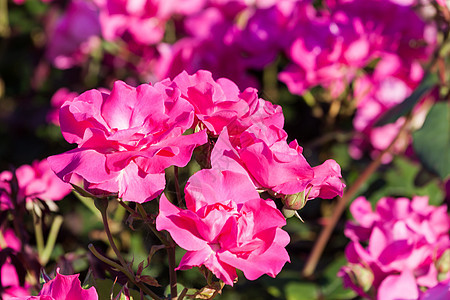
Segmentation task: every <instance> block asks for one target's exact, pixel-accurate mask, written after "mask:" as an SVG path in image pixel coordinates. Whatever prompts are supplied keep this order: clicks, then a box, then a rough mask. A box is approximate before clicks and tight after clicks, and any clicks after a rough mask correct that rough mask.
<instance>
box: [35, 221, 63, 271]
mask: <svg viewBox="0 0 450 300" xmlns="http://www.w3.org/2000/svg"><path fill="white" fill-rule="evenodd" d="M62 223H63V217H62V216H56V217H55V219H54V220H53V223H52V227H51V228H50V233H49V235H48V239H47V244H46V245H45V248H44V250H43V252H42V255H41V257H40V260H41V264H42V265H43V266H45V265H46V264H47V262H48V260H49V259H50V256H51V254H52V251H53V248H54V247H55V242H56V238H57V237H58V232H59V229H60V228H61V225H62Z"/></svg>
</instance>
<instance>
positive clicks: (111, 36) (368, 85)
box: [47, 0, 446, 161]
mask: <svg viewBox="0 0 450 300" xmlns="http://www.w3.org/2000/svg"><path fill="white" fill-rule="evenodd" d="M416 2H417V1H393V0H392V1H381V0H368V1H367V0H340V1H334V0H330V1H324V5H322V6H319V7H315V6H313V4H312V1H309V0H304V1H300V0H295V1H216V0H209V1H208V0H189V1H159V0H145V1H137V0H126V1H117V0H98V1H94V2H91V1H88V0H73V1H71V3H70V4H69V6H68V7H67V9H66V11H65V13H64V14H63V15H62V16H61V18H60V20H59V21H58V22H57V23H56V24H51V25H49V26H50V29H48V32H49V33H50V34H49V41H50V42H49V43H48V47H47V57H48V58H49V60H50V61H52V63H53V64H54V65H55V66H56V67H58V68H63V69H64V68H70V67H73V66H75V65H79V64H83V63H84V62H85V61H86V60H88V58H89V55H91V54H92V53H94V52H96V51H97V52H98V51H100V52H101V51H103V50H99V47H100V43H99V41H100V39H101V38H103V39H104V40H106V41H108V42H109V43H112V44H114V46H110V47H109V48H108V49H107V51H106V53H105V55H104V58H105V59H104V62H102V63H104V64H106V65H109V66H110V67H112V68H113V69H116V68H119V69H120V68H123V67H124V66H126V67H127V68H129V69H133V70H135V71H136V72H137V74H139V77H141V78H144V79H145V81H151V82H156V81H158V80H162V79H164V78H167V77H175V76H176V75H177V74H179V73H180V72H181V71H183V70H186V71H187V72H188V73H195V72H197V71H198V70H200V69H205V70H209V71H211V72H213V74H214V75H215V78H216V79H217V78H219V77H227V78H230V79H231V80H233V81H234V82H235V83H237V85H238V86H239V87H241V88H245V87H248V86H253V87H257V86H258V83H257V80H256V78H255V77H254V76H253V75H251V71H252V70H263V69H264V68H265V67H267V66H268V65H269V64H271V63H274V62H275V61H276V58H277V57H278V56H280V55H285V56H286V57H287V58H288V61H287V64H285V65H283V66H282V70H281V72H280V73H279V74H278V79H279V80H280V81H282V82H284V83H285V84H286V85H287V87H288V88H289V91H290V92H291V93H294V94H299V95H302V94H304V93H305V92H306V91H307V90H308V89H311V88H313V87H315V86H322V87H324V88H326V89H327V90H328V91H329V94H330V95H331V96H332V97H333V98H336V97H338V96H339V95H341V94H342V93H344V92H345V91H346V89H347V87H348V86H349V85H351V84H353V85H354V89H353V91H354V95H353V96H354V98H355V104H354V105H355V106H356V116H355V119H354V127H355V129H356V130H357V131H358V132H359V133H361V134H360V135H359V136H357V137H355V138H354V140H353V142H352V145H351V149H350V154H351V155H352V156H353V157H354V158H361V156H362V154H363V151H364V150H366V149H370V150H371V151H372V152H373V154H376V153H378V152H379V151H382V150H384V149H385V148H386V147H387V145H388V144H389V142H387V141H388V140H392V138H391V139H382V138H380V136H385V135H386V136H394V135H395V134H396V133H397V132H398V129H399V127H400V126H401V124H400V123H401V122H402V121H399V124H395V125H389V126H384V127H381V128H376V129H375V128H373V124H374V123H375V121H376V120H377V119H378V118H379V117H380V116H381V115H382V114H383V113H384V112H385V111H387V110H388V109H389V108H391V107H392V106H394V105H396V104H398V103H400V102H402V101H404V100H405V98H406V97H407V96H409V95H410V94H411V92H412V90H414V89H415V88H416V87H417V86H418V84H419V82H420V80H421V79H422V77H423V75H424V72H423V70H422V67H421V66H420V64H419V63H420V62H423V61H425V60H427V59H428V58H429V57H430V54H431V52H432V50H433V48H434V45H435V44H436V41H435V39H436V28H435V27H436V26H435V25H434V24H433V23H432V22H427V21H426V20H425V19H424V18H423V17H421V16H420V14H419V13H418V12H417V10H415V6H416V5H417V3H416ZM441 5H442V4H441ZM444 6H445V5H444ZM442 9H446V8H444V7H443V8H442ZM267 20H270V22H267ZM164 35H166V37H167V36H168V37H172V38H169V39H168V41H167V39H164ZM93 56H98V54H93ZM230 61H232V62H233V63H232V64H230V63H229V62H230ZM372 69H373V71H372ZM392 90H393V91H394V92H390V91H392ZM407 142H408V141H407ZM407 142H406V143H407ZM404 144H405V142H404ZM405 147H406V146H405V145H402V144H398V145H397V146H396V149H397V150H398V151H400V150H404V148H405ZM387 160H388V159H385V161H387Z"/></svg>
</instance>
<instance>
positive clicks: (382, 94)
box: [350, 54, 430, 162]
mask: <svg viewBox="0 0 450 300" xmlns="http://www.w3.org/2000/svg"><path fill="white" fill-rule="evenodd" d="M422 77H423V69H422V67H421V66H420V65H419V64H418V63H417V62H412V64H405V63H404V62H403V61H402V58H401V57H399V56H397V55H392V54H384V55H382V56H381V59H380V61H379V62H378V64H377V65H376V67H375V70H374V72H373V74H371V75H370V76H369V75H364V76H361V77H359V78H357V79H356V80H355V83H354V97H355V99H356V114H355V117H354V119H353V125H354V128H355V129H356V131H358V132H360V133H361V134H360V136H359V140H358V139H355V140H354V141H352V145H351V149H352V150H351V151H350V154H351V155H352V156H353V157H354V158H356V159H358V158H360V157H361V156H362V153H363V151H364V150H366V149H369V150H371V155H372V156H376V155H377V154H378V153H380V152H381V151H383V150H384V149H386V148H387V147H388V146H389V145H390V144H391V142H392V141H393V140H394V138H395V137H396V136H397V134H398V132H399V130H400V128H401V126H402V125H403V124H404V118H399V119H398V120H397V121H396V122H395V123H391V124H387V125H384V126H380V127H374V124H375V123H376V121H377V120H378V119H379V118H380V117H381V116H382V115H383V114H384V113H385V112H386V111H388V110H389V109H391V108H392V107H394V106H395V105H397V104H400V103H402V102H403V101H404V100H405V99H406V98H407V97H408V96H410V95H411V93H412V92H413V90H414V89H415V88H416V87H417V86H418V85H419V82H420V80H421V79H422ZM428 100H430V99H428ZM428 100H427V101H428ZM423 102H426V101H421V102H420V103H419V104H418V105H416V107H415V109H414V111H415V114H414V115H415V119H420V118H422V117H421V116H420V115H421V114H420V113H418V112H419V111H420V110H421V105H422V103H423ZM425 108H426V107H425ZM416 117H417V118H416ZM420 122H423V120H422V121H420ZM419 127H420V126H419ZM408 144H409V139H408V138H406V139H400V140H398V141H397V142H396V144H395V145H394V152H395V153H401V152H402V151H404V150H405V148H406V147H407V146H408ZM390 160H391V158H390V157H389V156H386V157H384V158H383V162H389V161H390Z"/></svg>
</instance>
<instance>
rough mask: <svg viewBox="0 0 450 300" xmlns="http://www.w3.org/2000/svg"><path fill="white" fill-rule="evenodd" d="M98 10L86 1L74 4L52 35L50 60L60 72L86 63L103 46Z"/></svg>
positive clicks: (48, 47)
mask: <svg viewBox="0 0 450 300" xmlns="http://www.w3.org/2000/svg"><path fill="white" fill-rule="evenodd" d="M99 36H100V23H99V20H98V10H97V8H96V7H95V5H94V4H93V3H91V2H90V1H86V0H72V1H71V2H70V4H69V6H68V7H67V10H66V12H65V14H64V15H63V16H62V17H61V18H60V19H59V20H58V22H57V23H56V24H55V26H54V28H52V29H51V32H50V34H49V43H48V46H47V53H46V56H47V58H48V59H49V60H50V61H51V62H52V63H53V64H54V65H55V66H56V67H57V68H59V69H68V68H71V67H73V66H75V65H78V64H80V63H82V62H84V61H85V60H86V59H87V57H88V55H89V54H90V53H91V52H92V51H93V50H94V49H95V47H97V46H98V45H99V43H100V40H99Z"/></svg>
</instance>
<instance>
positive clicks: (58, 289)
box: [12, 270, 98, 300]
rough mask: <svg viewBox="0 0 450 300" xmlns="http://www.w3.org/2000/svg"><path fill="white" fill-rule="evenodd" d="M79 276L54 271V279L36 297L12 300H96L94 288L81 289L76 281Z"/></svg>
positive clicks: (78, 281) (79, 283)
mask: <svg viewBox="0 0 450 300" xmlns="http://www.w3.org/2000/svg"><path fill="white" fill-rule="evenodd" d="M79 276H80V274H75V275H62V274H59V270H57V271H56V277H55V278H54V279H52V280H50V281H49V282H46V283H45V284H44V286H43V287H42V289H41V291H40V292H39V295H38V296H25V297H17V298H12V299H14V300H97V299H98V295H97V291H96V290H95V288H94V287H90V288H89V289H86V290H85V289H83V288H82V287H81V282H80V280H79V279H78V277H79Z"/></svg>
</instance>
